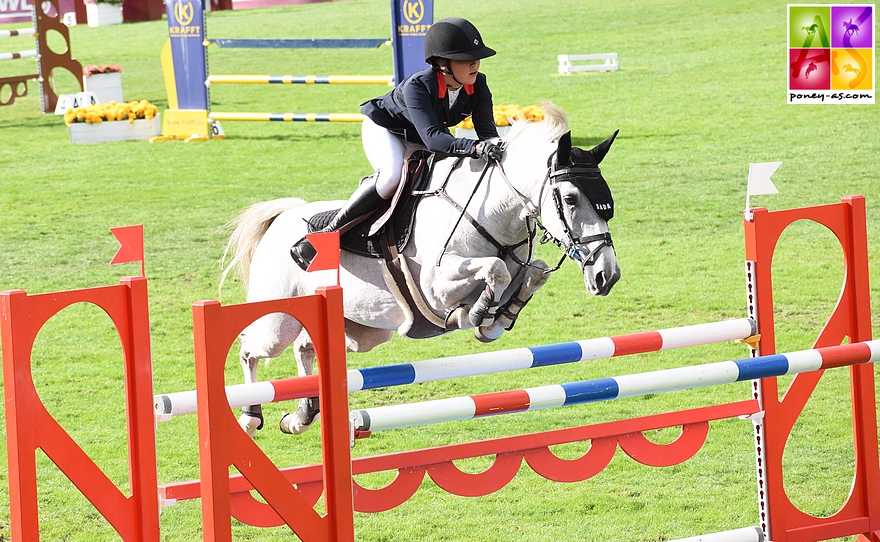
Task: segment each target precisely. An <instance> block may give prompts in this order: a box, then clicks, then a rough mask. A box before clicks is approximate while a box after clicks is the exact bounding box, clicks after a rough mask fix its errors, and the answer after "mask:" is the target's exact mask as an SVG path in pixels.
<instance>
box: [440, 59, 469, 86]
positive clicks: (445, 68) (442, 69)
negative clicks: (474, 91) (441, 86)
mask: <svg viewBox="0 0 880 542" xmlns="http://www.w3.org/2000/svg"><path fill="white" fill-rule="evenodd" d="M444 60H445V59H444ZM445 64H446V65H445V66H440V72H441V73H444V74H446V75H448V76H449V77H452V80H453V81H455V82H456V83H458V88H461V87H463V86H464V83H462V82H461V81H459V80H458V78H456V77H455V74H453V73H452V70H450V69H449V61H448V60H446V62H445ZM446 86H447V87H448V86H449V85H446Z"/></svg>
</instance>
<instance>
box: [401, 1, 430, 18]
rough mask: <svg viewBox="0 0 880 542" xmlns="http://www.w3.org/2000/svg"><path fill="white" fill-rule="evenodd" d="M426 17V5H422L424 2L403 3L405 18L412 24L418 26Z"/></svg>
mask: <svg viewBox="0 0 880 542" xmlns="http://www.w3.org/2000/svg"><path fill="white" fill-rule="evenodd" d="M424 16H425V4H423V3H422V0H414V1H413V0H404V2H403V17H404V18H405V19H406V20H407V21H408V22H409V23H410V24H418V23H420V22H421V21H422V17H424Z"/></svg>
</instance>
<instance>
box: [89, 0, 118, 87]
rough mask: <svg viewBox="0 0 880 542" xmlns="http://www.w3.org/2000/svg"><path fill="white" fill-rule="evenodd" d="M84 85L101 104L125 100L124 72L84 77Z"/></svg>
mask: <svg viewBox="0 0 880 542" xmlns="http://www.w3.org/2000/svg"><path fill="white" fill-rule="evenodd" d="M89 5H90V6H92V5H94V6H106V5H108V4H89ZM83 87H84V88H85V92H91V93H92V94H94V95H95V99H96V100H98V103H99V104H106V103H110V102H116V103H122V102H124V101H125V100H124V99H123V97H122V74H121V73H119V72H113V73H96V74H94V75H89V76H86V77H83Z"/></svg>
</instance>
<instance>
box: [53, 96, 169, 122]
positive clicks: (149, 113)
mask: <svg viewBox="0 0 880 542" xmlns="http://www.w3.org/2000/svg"><path fill="white" fill-rule="evenodd" d="M158 114H159V108H158V107H156V106H155V105H153V104H151V103H150V102H148V101H147V100H141V101H139V102H138V101H132V102H127V103H116V102H110V103H105V104H93V105H90V106H88V107H76V108H74V109H68V110H67V111H65V112H64V123H65V124H67V125H68V126H70V124H72V123H74V122H87V123H93V124H96V123H99V122H103V121H105V120H107V121H121V120H124V121H127V122H128V123H129V124H132V123H134V121H135V120H137V119H147V120H151V119H153V118H155V116H156V115H158Z"/></svg>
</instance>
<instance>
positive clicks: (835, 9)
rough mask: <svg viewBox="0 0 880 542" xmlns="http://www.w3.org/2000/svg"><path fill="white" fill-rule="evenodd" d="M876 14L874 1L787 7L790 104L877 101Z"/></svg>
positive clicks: (871, 102)
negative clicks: (875, 67) (875, 92)
mask: <svg viewBox="0 0 880 542" xmlns="http://www.w3.org/2000/svg"><path fill="white" fill-rule="evenodd" d="M874 13H875V11H874V4H854V5H837V4H831V5H821V4H813V5H794V4H790V5H789V6H788V58H787V61H788V62H787V69H788V103H845V104H873V103H874V91H875V83H874V81H875V79H876V78H875V77H874V65H875V61H874V47H875V39H874V36H875V29H874V19H875V17H874Z"/></svg>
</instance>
